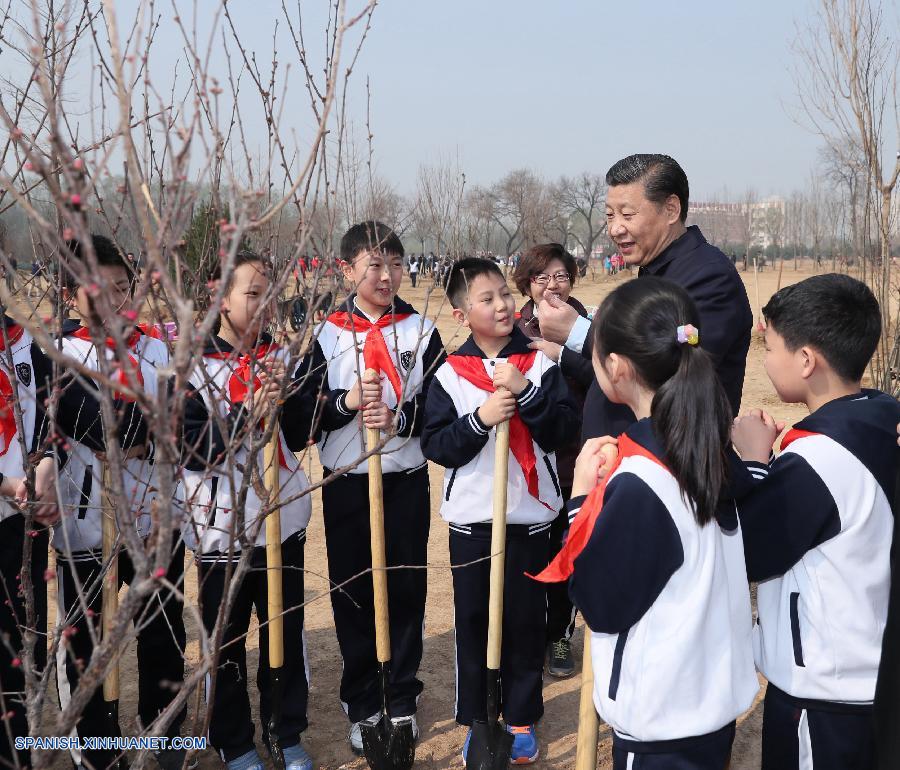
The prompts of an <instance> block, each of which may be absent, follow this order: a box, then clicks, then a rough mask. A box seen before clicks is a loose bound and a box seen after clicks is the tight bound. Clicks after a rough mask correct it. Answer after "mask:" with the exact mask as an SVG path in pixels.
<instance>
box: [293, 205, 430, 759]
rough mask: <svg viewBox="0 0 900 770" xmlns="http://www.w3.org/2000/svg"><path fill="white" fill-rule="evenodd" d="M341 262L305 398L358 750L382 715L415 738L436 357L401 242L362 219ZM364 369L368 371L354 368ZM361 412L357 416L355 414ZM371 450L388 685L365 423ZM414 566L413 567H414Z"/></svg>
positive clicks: (343, 693)
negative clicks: (405, 290)
mask: <svg viewBox="0 0 900 770" xmlns="http://www.w3.org/2000/svg"><path fill="white" fill-rule="evenodd" d="M340 257H341V269H342V271H343V273H344V277H345V278H346V279H347V281H348V282H349V283H350V284H351V285H352V286H353V287H354V291H353V293H352V294H351V295H350V297H348V298H347V300H346V302H345V303H344V304H343V305H342V306H341V307H340V308H339V309H338V311H337V312H335V313H332V314H331V315H329V316H328V318H327V319H326V321H325V322H324V323H323V324H322V325H321V326H320V327H319V328H318V329H317V330H316V333H315V343H314V344H313V347H312V352H311V362H310V371H311V372H312V373H313V374H314V375H316V374H317V375H318V378H319V379H318V382H317V383H316V384H311V383H313V380H314V377H310V378H308V380H307V385H306V386H305V387H307V388H308V389H309V390H308V391H307V395H306V397H305V400H307V401H309V402H315V401H316V397H317V396H319V397H320V398H321V401H320V403H321V404H322V408H321V414H320V415H319V417H318V419H319V428H320V430H321V436H320V437H319V438H318V447H319V458H320V460H321V462H322V466H323V473H324V475H325V476H326V478H327V482H326V484H325V486H324V487H323V488H322V511H323V514H324V519H325V541H326V547H327V550H328V576H329V578H330V579H331V581H332V585H335V586H341V589H340V590H337V591H333V592H332V593H331V606H332V610H333V612H334V625H335V631H336V632H337V638H338V644H339V645H340V649H341V657H342V658H343V664H344V666H343V673H342V675H341V688H340V698H341V703H342V704H343V706H344V710H345V711H346V713H347V716H348V717H349V718H350V722H351V728H350V736H349V738H350V747H351V749H352V750H353V751H354V752H355V753H357V754H361V753H362V752H363V737H362V725H361V723H366V724H368V725H374V724H375V723H378V722H379V721H380V719H381V717H382V716H384V713H383V712H384V705H385V702H387V706H388V709H387V711H388V712H389V713H388V716H389V717H390V718H391V719H392V720H393V721H394V722H395V723H398V724H401V723H402V726H403V728H404V729H407V730H411V732H412V735H413V739H416V738H417V737H418V726H417V725H416V721H415V714H416V702H417V700H418V697H419V694H420V693H421V692H422V683H421V682H420V681H419V679H418V678H417V676H416V675H417V673H418V670H419V663H420V661H421V659H422V628H423V624H424V621H425V592H426V573H425V570H424V569H421V568H422V567H424V566H425V560H426V546H427V543H428V530H429V520H430V510H431V489H430V486H429V483H428V468H427V464H426V462H425V458H424V457H423V455H422V450H421V449H420V447H419V434H420V432H421V430H422V423H423V421H424V419H423V418H424V404H425V394H426V392H427V390H428V387H429V384H430V382H431V380H432V377H433V375H434V372H435V370H436V369H437V367H438V366H439V365H440V364H441V362H442V361H443V358H444V348H443V343H442V342H441V338H440V336H439V335H438V333H437V331H436V330H435V328H434V325H433V324H432V323H431V322H430V321H427V320H426V319H424V318H423V317H422V316H420V315H419V314H418V313H417V312H416V310H415V309H414V308H413V307H412V306H411V305H409V304H407V303H406V302H404V301H403V300H402V299H400V297H399V296H397V290H398V289H399V287H400V282H401V280H402V278H403V244H402V243H401V242H400V239H399V238H398V237H397V235H396V234H395V233H394V232H393V230H391V229H390V228H389V227H387V226H386V225H384V224H382V223H381V222H374V221H369V222H362V223H360V224H357V225H354V226H353V227H351V228H350V229H349V230H348V231H347V232H346V234H345V235H344V237H343V238H342V239H341V254H340ZM367 369H374V370H375V371H376V372H378V373H379V374H375V373H371V374H370V375H365V374H364V373H365V371H366V370H367ZM360 417H361V418H362V419H360ZM364 429H369V430H372V429H376V430H380V431H383V432H384V433H385V434H390V433H391V432H393V433H394V434H395V435H393V437H391V436H388V437H387V441H386V443H385V444H384V446H383V447H382V448H381V455H382V457H381V463H382V468H383V472H384V473H383V477H382V481H383V502H384V536H385V552H386V559H387V566H388V567H389V568H396V567H401V566H404V567H410V569H390V571H389V572H388V578H387V586H388V597H389V599H388V616H389V619H390V620H389V622H390V628H389V632H390V633H389V635H390V640H391V645H390V647H391V651H390V652H391V655H390V659H391V664H392V665H391V672H390V677H389V681H388V686H389V693H388V697H387V698H385V697H384V695H385V693H384V692H382V685H383V682H382V679H381V677H380V676H379V672H380V668H379V661H378V659H377V657H376V639H375V614H374V609H373V587H372V576H371V574H369V573H368V570H369V569H370V568H371V567H372V554H371V550H370V524H369V484H370V478H369V475H368V468H367V465H366V463H365V462H360V460H361V459H363V458H365V456H366V449H367V448H366V443H365V440H366V432H365V430H364ZM417 567H418V569H416V568H417Z"/></svg>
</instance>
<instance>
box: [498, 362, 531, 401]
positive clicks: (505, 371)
mask: <svg viewBox="0 0 900 770" xmlns="http://www.w3.org/2000/svg"><path fill="white" fill-rule="evenodd" d="M527 386H528V380H526V379H525V375H524V374H522V372H520V371H519V370H518V369H517V368H516V367H515V366H513V365H512V364H510V363H505V364H497V366H496V367H495V368H494V387H495V388H497V389H498V390H499V389H500V388H506V389H507V390H508V391H510V392H511V393H512V394H513V395H516V396H518V395H519V393H521V392H522V391H523V390H525V388H526V387H527Z"/></svg>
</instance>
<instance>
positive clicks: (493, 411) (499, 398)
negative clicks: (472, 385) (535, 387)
mask: <svg viewBox="0 0 900 770" xmlns="http://www.w3.org/2000/svg"><path fill="white" fill-rule="evenodd" d="M515 413H516V397H515V396H514V395H513V394H512V393H510V392H509V391H508V390H507V389H506V388H497V390H495V391H494V392H493V393H491V395H489V396H488V398H487V401H485V402H484V403H483V404H482V405H481V406H480V407H478V417H479V418H480V419H481V421H482V422H483V423H484V424H485V425H487V426H488V427H489V428H493V427H494V426H495V425H499V424H500V423H501V422H505V421H506V420H510V419H512V416H513V415H514V414H515Z"/></svg>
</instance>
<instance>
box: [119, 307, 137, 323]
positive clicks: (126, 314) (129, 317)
mask: <svg viewBox="0 0 900 770" xmlns="http://www.w3.org/2000/svg"><path fill="white" fill-rule="evenodd" d="M137 317H138V314H137V310H123V311H122V318H124V319H125V320H126V321H137Z"/></svg>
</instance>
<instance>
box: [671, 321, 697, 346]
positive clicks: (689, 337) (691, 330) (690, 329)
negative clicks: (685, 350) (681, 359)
mask: <svg viewBox="0 0 900 770" xmlns="http://www.w3.org/2000/svg"><path fill="white" fill-rule="evenodd" d="M675 338H676V339H677V340H678V344H679V345H684V344H685V343H687V344H688V345H697V344H699V342H700V332H699V331H698V330H697V327H696V326H694V325H693V324H685V325H684V326H679V327H678V329H677V330H676V331H675Z"/></svg>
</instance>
